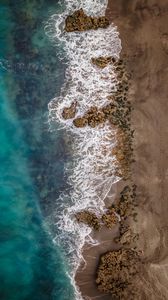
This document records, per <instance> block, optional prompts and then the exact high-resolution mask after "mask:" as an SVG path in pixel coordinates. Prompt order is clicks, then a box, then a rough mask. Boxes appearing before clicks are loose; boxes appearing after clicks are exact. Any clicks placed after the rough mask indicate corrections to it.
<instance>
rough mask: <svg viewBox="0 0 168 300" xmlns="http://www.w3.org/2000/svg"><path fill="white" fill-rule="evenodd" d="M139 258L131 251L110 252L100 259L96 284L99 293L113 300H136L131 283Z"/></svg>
mask: <svg viewBox="0 0 168 300" xmlns="http://www.w3.org/2000/svg"><path fill="white" fill-rule="evenodd" d="M139 264H140V256H139V254H138V252H136V251H134V250H132V249H120V250H115V251H110V252H108V253H106V254H104V255H103V256H102V257H101V258H100V262H99V266H98V271H97V279H96V283H97V285H98V289H99V290H100V291H101V292H105V293H107V292H108V293H111V294H112V297H114V299H136V296H135V294H136V291H135V290H134V288H133V281H134V278H135V276H136V274H137V273H138V269H139Z"/></svg>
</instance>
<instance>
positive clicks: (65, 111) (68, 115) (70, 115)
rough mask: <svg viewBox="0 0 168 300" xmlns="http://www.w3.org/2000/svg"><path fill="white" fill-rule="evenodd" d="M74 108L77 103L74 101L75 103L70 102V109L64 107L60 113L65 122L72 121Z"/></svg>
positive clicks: (74, 112)
mask: <svg viewBox="0 0 168 300" xmlns="http://www.w3.org/2000/svg"><path fill="white" fill-rule="evenodd" d="M76 106H77V102H76V101H75V102H72V104H71V106H70V107H65V108H64V109H63V112H62V117H63V118H64V119H65V120H68V119H73V118H74V117H75V114H76Z"/></svg>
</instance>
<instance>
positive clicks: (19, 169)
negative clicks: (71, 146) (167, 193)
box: [0, 0, 74, 300]
mask: <svg viewBox="0 0 168 300" xmlns="http://www.w3.org/2000/svg"><path fill="white" fill-rule="evenodd" d="M56 9H58V7H57V1H51V0H50V1H43V0H41V1H40V0H38V1H35V0H31V1H21V0H20V1H19V0H15V1H12V0H11V1H7V0H4V1H3V0H0V96H1V102H0V142H1V147H0V163H1V172H0V282H1V284H0V299H1V300H25V299H26V300H43V299H44V300H50V299H51V300H71V299H73V298H74V297H73V288H72V286H71V284H70V280H69V278H68V276H67V275H66V273H67V265H66V264H65V257H64V256H63V254H62V249H60V248H59V247H58V246H57V245H55V244H53V243H52V235H53V234H54V233H53V232H52V228H50V227H49V225H47V224H46V223H47V222H46V220H47V218H48V216H50V213H51V211H52V209H53V203H54V201H55V199H57V198H58V196H59V193H60V192H61V191H63V190H64V188H65V187H66V183H65V182H66V178H64V174H63V166H64V163H65V162H66V160H67V159H68V154H67V153H66V151H65V141H64V138H63V136H62V135H61V134H59V132H57V135H56V132H55V131H53V132H49V130H48V127H49V125H48V123H47V104H48V102H49V101H50V99H51V98H52V97H54V96H55V93H56V92H58V93H59V90H60V87H61V84H62V81H63V78H64V65H60V62H59V63H58V61H57V59H56V55H55V52H56V51H57V48H56V47H52V46H51V44H50V42H49V41H48V40H47V37H46V36H45V34H44V30H43V27H44V22H45V21H46V20H47V19H48V18H49V16H50V15H51V14H52V13H54V12H55V11H56ZM54 207H55V204H54Z"/></svg>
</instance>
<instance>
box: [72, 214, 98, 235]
mask: <svg viewBox="0 0 168 300" xmlns="http://www.w3.org/2000/svg"><path fill="white" fill-rule="evenodd" d="M75 217H76V219H77V221H78V222H81V223H84V224H86V225H88V226H89V227H91V228H93V229H95V230H99V229H100V222H99V218H98V217H97V216H96V214H95V213H93V212H90V211H88V210H83V211H80V212H78V213H76V214H75Z"/></svg>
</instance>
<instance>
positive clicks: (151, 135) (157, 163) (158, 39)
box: [76, 0, 168, 300]
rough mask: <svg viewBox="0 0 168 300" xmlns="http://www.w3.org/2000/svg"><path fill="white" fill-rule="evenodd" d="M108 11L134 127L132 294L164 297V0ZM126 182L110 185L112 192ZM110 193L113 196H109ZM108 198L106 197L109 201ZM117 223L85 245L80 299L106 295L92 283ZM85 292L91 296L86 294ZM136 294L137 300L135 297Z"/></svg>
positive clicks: (167, 251)
mask: <svg viewBox="0 0 168 300" xmlns="http://www.w3.org/2000/svg"><path fill="white" fill-rule="evenodd" d="M107 17H108V18H109V19H110V21H112V22H113V23H114V24H115V25H117V27H118V31H119V33H120V38H121V41H122V54H121V56H122V58H123V59H124V60H125V61H126V63H127V71H128V72H129V73H131V75H132V77H131V86H130V92H129V97H130V99H129V100H130V101H131V103H132V106H133V108H134V110H133V113H132V126H133V129H135V135H134V154H135V160H136V161H135V163H134V164H133V168H132V179H133V181H134V183H135V184H136V185H137V200H138V204H139V206H138V209H137V212H138V221H137V222H132V224H131V226H132V228H134V231H135V232H136V233H138V234H139V240H138V241H137V248H138V250H140V251H142V262H143V271H142V272H141V273H140V275H139V280H138V281H137V282H136V283H135V284H137V287H138V288H139V295H138V297H137V298H136V299H141V300H145V299H147V300H148V299H150V300H164V299H165V300H166V299H168V275H167V274H168V215H167V214H168V201H167V194H168V185H167V180H168V152H167V145H168V126H167V112H168V102H167V96H168V91H167V82H168V0H159V1H155V0H146V1H143V0H139V1H138V0H134V1H133V0H127V1H125V0H113V1H112V0H109V6H108V9H107ZM122 185H124V182H122V181H121V182H119V183H117V184H116V185H115V186H114V187H113V197H114V198H116V197H117V196H118V193H119V192H120V191H121V188H122ZM113 197H112V198H113ZM112 198H111V200H110V199H108V202H109V201H112ZM117 231H118V227H117V226H116V227H115V229H114V230H113V231H111V230H108V229H102V230H101V231H100V232H99V233H97V234H96V235H97V236H96V238H97V239H98V240H99V241H100V245H98V246H95V247H89V246H87V245H86V247H85V249H84V252H83V254H84V258H85V260H86V263H87V264H86V265H83V266H81V268H80V269H79V271H78V273H77V276H76V280H77V283H78V286H79V287H80V290H81V292H82V295H83V297H84V299H101V300H108V299H111V296H108V295H103V294H100V292H99V291H98V290H97V287H96V283H95V274H96V268H97V264H98V260H99V256H100V255H101V254H103V253H104V252H106V251H109V250H113V249H116V247H118V246H117V244H115V243H114V242H113V237H114V236H115V235H116V232H117ZM88 297H89V298H88ZM136 299H135V300H136Z"/></svg>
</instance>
